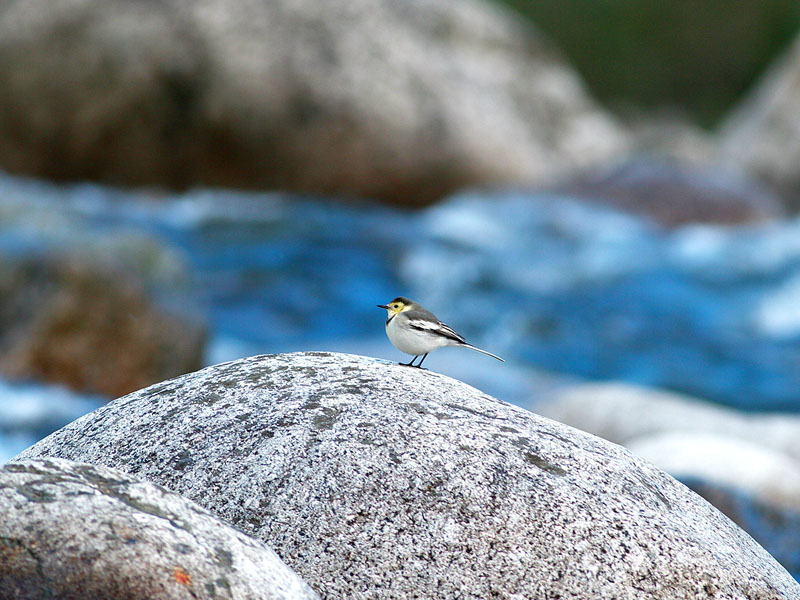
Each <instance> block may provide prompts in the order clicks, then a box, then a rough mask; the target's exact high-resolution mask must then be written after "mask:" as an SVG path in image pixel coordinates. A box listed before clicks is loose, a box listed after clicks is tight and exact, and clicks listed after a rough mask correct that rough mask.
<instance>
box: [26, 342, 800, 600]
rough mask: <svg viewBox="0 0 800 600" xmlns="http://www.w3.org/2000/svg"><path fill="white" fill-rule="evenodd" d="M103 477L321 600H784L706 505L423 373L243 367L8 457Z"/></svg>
mask: <svg viewBox="0 0 800 600" xmlns="http://www.w3.org/2000/svg"><path fill="white" fill-rule="evenodd" d="M37 456H60V457H65V458H73V459H80V460H84V461H91V462H96V463H99V464H105V465H117V466H119V467H121V468H124V469H126V470H127V471H129V472H131V473H134V474H136V475H137V476H139V477H143V478H146V479H148V480H150V481H154V482H158V483H161V484H164V485H167V486H169V487H170V488H171V489H174V490H176V491H178V492H179V493H181V494H183V495H185V496H186V497H188V498H191V499H194V500H196V501H198V502H199V503H201V504H203V505H204V506H205V507H207V508H209V509H210V510H211V511H213V512H214V513H215V514H217V515H219V516H221V517H223V518H224V519H226V520H227V521H229V522H231V523H233V524H234V525H235V526H237V527H239V528H241V529H242V530H244V531H245V532H247V533H250V534H252V535H254V536H255V537H257V538H259V539H261V540H263V541H265V542H267V543H268V544H270V545H271V546H272V547H274V548H275V550H276V552H278V553H279V554H280V555H281V557H282V558H283V559H284V560H285V561H286V562H287V564H289V565H290V566H291V567H292V568H293V569H295V570H296V571H297V572H298V573H299V574H300V575H301V576H302V577H303V578H304V579H305V580H306V581H308V582H309V583H310V584H311V585H312V586H313V587H314V588H315V589H317V590H318V591H319V592H320V593H321V594H322V595H323V596H325V597H327V598H350V597H353V596H354V595H356V594H361V595H363V596H364V597H374V598H407V597H410V596H417V597H437V598H457V597H458V598H486V597H489V596H492V595H495V596H498V597H509V598H511V597H560V598H564V599H567V598H600V599H602V598H608V599H610V598H626V599H627V598H631V599H633V598H641V597H642V596H643V595H647V596H648V597H650V598H656V599H657V598H665V599H666V598H691V597H697V596H703V597H742V598H753V599H755V598H759V599H767V598H769V599H777V598H795V597H798V594H800V586H798V584H797V583H796V582H795V581H794V580H793V579H792V578H791V576H790V575H789V574H788V573H787V572H786V571H785V570H784V569H783V568H782V567H781V566H780V565H778V564H777V563H776V562H775V560H774V559H773V558H772V557H770V556H769V554H767V552H766V551H765V550H763V548H761V547H760V546H758V545H757V544H756V543H755V542H754V541H753V540H752V538H750V537H749V536H748V535H747V534H745V533H744V532H743V531H742V530H740V529H739V528H738V527H736V526H735V525H734V524H733V523H731V522H730V521H729V520H728V519H727V518H725V517H724V516H723V515H722V514H721V513H719V512H718V511H717V510H715V509H714V508H713V507H711V506H710V505H709V504H708V503H706V502H705V501H703V500H702V499H701V498H699V497H698V496H697V495H696V494H694V493H693V492H691V491H689V490H688V489H687V488H686V487H684V486H683V485H681V484H679V483H678V482H676V481H675V480H674V479H672V478H671V477H669V476H668V475H666V474H665V473H663V472H662V471H659V470H658V469H657V468H655V467H653V466H652V465H650V464H648V463H646V462H644V461H642V460H641V459H638V458H636V457H635V456H633V455H632V454H630V453H629V452H628V451H626V450H624V449H623V448H621V447H619V446H616V445H613V444H610V443H608V442H605V441H603V440H601V439H599V438H596V437H594V436H591V435H588V434H585V433H583V432H580V431H577V430H574V429H572V428H570V427H567V426H564V425H562V424H559V423H556V422H553V421H550V420H548V419H544V418H542V417H539V416H537V415H535V414H532V413H530V412H528V411H526V410H524V409H521V408H518V407H515V406H512V405H509V404H506V403H504V402H500V401H498V400H495V399H494V398H491V397H489V396H486V395H485V394H482V393H481V392H479V391H477V390H475V389H474V388H471V387H469V386H467V385H465V384H462V383H460V382H458V381H455V380H453V379H450V378H448V377H445V376H442V375H439V374H437V373H433V372H430V371H423V370H417V369H412V368H408V367H401V366H398V365H395V364H389V363H386V362H383V361H377V360H374V359H370V358H363V357H356V356H350V355H337V354H327V353H302V354H286V355H274V356H260V357H252V358H248V359H243V360H239V361H235V362H231V363H225V364H221V365H216V366H213V367H209V368H206V369H203V370H202V371H199V372H196V373H192V374H189V375H186V376H183V377H181V378H178V379H175V380H172V381H167V382H164V383H161V384H158V385H155V386H151V387H150V388H147V389H145V390H141V391H139V392H136V393H134V394H131V395H129V396H126V397H124V398H121V399H119V400H117V401H115V402H112V403H110V404H109V405H107V406H105V407H103V408H101V409H99V410H97V411H95V412H94V413H91V414H89V415H87V416H85V417H83V418H81V419H79V420H77V421H75V422H74V423H72V424H70V425H68V426H67V427H65V428H63V429H61V430H60V431H58V432H56V433H55V434H53V435H51V436H49V437H48V438H46V439H45V440H43V441H41V442H39V443H38V444H36V445H35V446H33V447H32V448H30V449H28V450H27V451H25V452H24V453H22V454H21V455H20V458H26V459H27V458H33V457H37Z"/></svg>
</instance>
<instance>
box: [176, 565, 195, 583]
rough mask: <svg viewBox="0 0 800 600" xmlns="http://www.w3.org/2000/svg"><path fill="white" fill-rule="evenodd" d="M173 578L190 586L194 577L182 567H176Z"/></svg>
mask: <svg viewBox="0 0 800 600" xmlns="http://www.w3.org/2000/svg"><path fill="white" fill-rule="evenodd" d="M172 577H173V578H175V581H177V582H178V583H180V584H182V585H189V584H191V583H192V576H191V575H189V574H188V573H187V572H186V571H184V570H183V569H181V568H180V567H175V570H174V571H172Z"/></svg>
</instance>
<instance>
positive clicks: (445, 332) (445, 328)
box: [400, 308, 467, 344]
mask: <svg viewBox="0 0 800 600" xmlns="http://www.w3.org/2000/svg"><path fill="white" fill-rule="evenodd" d="M400 314H402V315H405V317H406V318H407V319H408V326H409V327H411V328H412V329H416V330H417V331H426V332H428V333H432V334H436V335H441V336H442V337H446V338H448V339H451V340H453V341H454V342H458V343H459V344H466V343H467V340H465V339H464V338H463V336H461V335H460V334H459V333H458V332H456V331H455V330H454V329H453V328H452V327H450V326H449V325H446V324H445V323H442V322H441V321H440V320H439V319H437V318H436V315H434V314H433V313H432V312H431V311H429V310H425V309H424V308H415V309H413V310H407V311H406V312H403V313H400Z"/></svg>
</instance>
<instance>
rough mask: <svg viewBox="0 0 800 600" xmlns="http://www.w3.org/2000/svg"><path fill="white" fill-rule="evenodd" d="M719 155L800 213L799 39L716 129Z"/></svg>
mask: <svg viewBox="0 0 800 600" xmlns="http://www.w3.org/2000/svg"><path fill="white" fill-rule="evenodd" d="M720 141H721V144H722V149H723V153H724V155H725V156H726V157H727V158H728V159H729V160H731V161H733V162H734V163H736V164H738V165H739V166H741V167H743V168H745V169H747V170H748V171H750V172H751V173H753V174H756V175H758V176H760V177H761V178H762V179H764V180H765V181H766V182H768V183H770V184H771V185H772V186H773V187H774V188H775V189H777V190H778V191H779V192H781V193H782V194H783V196H784V197H785V199H786V202H787V204H788V205H789V206H791V208H792V209H794V210H795V211H796V210H797V209H800V167H798V165H800V38H798V39H797V40H796V41H795V42H794V44H792V46H791V48H790V49H789V50H788V51H787V52H786V53H785V54H784V56H783V57H781V58H780V59H779V60H777V61H776V62H775V64H774V65H773V66H772V67H771V68H770V69H769V70H768V71H767V73H766V74H765V75H764V76H763V77H762V78H761V81H760V82H759V84H758V85H757V86H756V87H755V88H754V89H753V90H752V91H751V92H750V94H749V95H748V96H747V97H746V98H745V99H744V100H743V101H742V102H741V103H740V104H739V106H738V107H737V108H736V109H735V110H734V111H732V112H731V114H730V116H729V117H728V118H727V119H726V121H725V122H724V123H723V125H722V127H721V133H720Z"/></svg>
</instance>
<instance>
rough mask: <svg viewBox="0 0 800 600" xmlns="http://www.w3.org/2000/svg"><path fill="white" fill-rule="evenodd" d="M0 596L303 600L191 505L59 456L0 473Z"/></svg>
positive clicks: (266, 553)
mask: <svg viewBox="0 0 800 600" xmlns="http://www.w3.org/2000/svg"><path fill="white" fill-rule="evenodd" d="M0 514H2V515H3V518H2V519H0V598H3V599H4V600H13V599H19V600H31V599H34V598H35V599H39V598H60V599H64V600H66V599H69V598H76V599H77V598H80V599H81V600H95V599H96V600H100V599H108V598H114V599H115V600H128V599H130V600H153V599H156V598H158V599H159V600H171V599H183V598H186V599H189V598H194V599H197V598H218V599H242V600H244V599H253V600H264V599H274V600H279V599H282V600H302V599H307V600H312V599H314V598H318V596H317V595H316V594H315V593H314V592H313V591H312V590H311V589H310V588H309V587H308V586H307V585H306V584H305V583H303V582H302V581H301V580H300V578H299V577H298V576H297V575H296V574H295V573H293V572H292V571H291V569H289V568H288V567H287V566H286V565H285V564H284V563H282V562H281V560H280V559H279V558H278V557H277V555H276V554H275V553H274V552H273V551H272V550H270V549H269V548H267V547H266V546H264V545H263V544H262V543H260V542H258V541H256V540H254V539H252V538H249V537H248V536H246V535H244V534H242V533H241V532H239V531H236V530H235V529H233V528H232V527H230V526H229V525H227V524H225V523H223V522H222V521H220V520H219V519H217V518H216V517H214V516H213V515H211V514H209V513H208V512H207V511H205V510H203V509H202V508H201V507H199V506H197V505H196V504H195V503H194V502H189V501H188V500H186V499H185V498H182V497H180V496H179V495H177V494H174V493H172V492H169V491H167V490H165V489H164V488H162V487H160V486H156V485H153V484H151V483H146V482H141V481H137V480H135V479H132V478H131V477H129V476H127V475H125V474H124V473H121V472H119V471H115V470H111V469H107V468H104V467H97V466H93V465H87V464H82V463H75V462H72V461H66V460H60V459H45V460H31V461H21V462H16V463H13V464H7V465H5V466H3V467H0Z"/></svg>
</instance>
